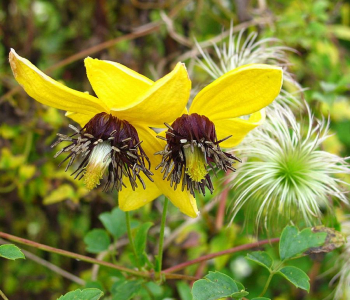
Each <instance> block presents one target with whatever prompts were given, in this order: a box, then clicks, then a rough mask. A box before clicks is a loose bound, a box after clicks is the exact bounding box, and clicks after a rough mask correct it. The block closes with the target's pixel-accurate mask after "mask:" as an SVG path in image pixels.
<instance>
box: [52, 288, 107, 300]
mask: <svg viewBox="0 0 350 300" xmlns="http://www.w3.org/2000/svg"><path fill="white" fill-rule="evenodd" d="M102 296H103V292H102V291H100V290H99V289H84V290H79V289H78V290H75V291H72V292H69V293H67V294H65V295H64V296H61V297H59V298H58V300H98V299H100V298H101V297H102Z"/></svg>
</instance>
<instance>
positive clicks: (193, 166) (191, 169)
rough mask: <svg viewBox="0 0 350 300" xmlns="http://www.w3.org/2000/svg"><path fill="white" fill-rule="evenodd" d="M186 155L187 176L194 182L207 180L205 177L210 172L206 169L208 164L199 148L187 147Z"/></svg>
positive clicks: (185, 149)
mask: <svg viewBox="0 0 350 300" xmlns="http://www.w3.org/2000/svg"><path fill="white" fill-rule="evenodd" d="M187 145H189V144H187ZM184 153H185V159H186V170H185V172H186V174H187V175H188V176H189V177H190V178H191V179H192V180H193V181H198V182H200V181H202V180H203V179H204V178H205V175H207V174H208V170H207V168H206V167H207V163H206V161H205V158H204V155H203V152H202V151H201V149H200V148H198V147H192V148H191V147H187V148H184Z"/></svg>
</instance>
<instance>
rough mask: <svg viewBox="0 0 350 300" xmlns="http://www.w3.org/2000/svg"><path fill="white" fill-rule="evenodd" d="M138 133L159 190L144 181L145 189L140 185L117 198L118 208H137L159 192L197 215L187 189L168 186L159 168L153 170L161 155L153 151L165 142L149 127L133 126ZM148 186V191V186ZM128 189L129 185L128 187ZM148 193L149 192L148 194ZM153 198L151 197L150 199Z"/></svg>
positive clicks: (161, 146)
mask: <svg viewBox="0 0 350 300" xmlns="http://www.w3.org/2000/svg"><path fill="white" fill-rule="evenodd" d="M135 128H136V129H137V132H138V134H139V138H140V140H142V141H143V142H142V144H141V146H142V148H143V150H144V151H145V152H146V154H147V155H148V157H149V159H150V161H151V171H152V173H154V175H153V176H152V178H153V180H154V182H155V184H156V185H157V187H158V189H159V191H160V192H158V193H157V191H156V189H155V187H154V185H153V184H152V183H151V184H149V180H147V182H146V190H143V188H142V187H139V188H138V189H137V192H136V193H133V192H130V191H129V192H127V193H125V194H124V195H123V192H122V194H121V196H122V198H119V199H121V200H119V201H121V202H119V205H120V208H121V209H122V210H133V209H136V208H139V207H141V206H143V205H145V204H146V203H148V202H149V201H152V200H154V199H155V198H157V197H158V196H159V194H160V193H161V194H164V195H165V197H167V198H168V199H169V200H170V201H171V202H172V203H173V204H174V205H175V206H176V207H178V208H179V209H180V211H181V212H182V213H184V214H186V215H188V216H190V217H192V218H195V217H197V216H198V210H197V204H196V200H195V199H194V198H193V197H192V195H191V194H190V193H189V192H188V191H186V190H185V191H183V192H182V191H181V188H178V189H176V191H174V188H172V187H170V183H169V181H166V180H163V177H162V176H163V175H162V173H161V172H160V171H159V170H157V171H156V170H155V167H156V166H157V165H158V164H159V163H160V161H161V156H160V155H154V153H155V152H157V151H160V150H162V149H163V148H164V146H165V144H163V143H161V141H160V140H159V139H157V138H156V133H155V132H154V131H152V130H150V129H149V128H146V127H142V126H135ZM149 187H150V191H149V190H148V188H149ZM128 190H130V189H129V187H128ZM148 193H149V194H148ZM151 198H153V199H151Z"/></svg>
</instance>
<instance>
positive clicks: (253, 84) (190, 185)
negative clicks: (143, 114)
mask: <svg viewBox="0 0 350 300" xmlns="http://www.w3.org/2000/svg"><path fill="white" fill-rule="evenodd" d="M281 85H282V69H281V68H280V67H275V66H268V65H263V64H252V65H246V66H242V67H239V68H237V69H234V70H232V71H230V72H228V73H226V74H225V75H223V76H221V77H220V78H218V79H217V80H215V81H214V82H212V83H211V84H209V85H208V86H207V87H205V88H204V89H203V90H201V91H200V92H199V93H198V94H197V96H196V97H195V98H194V100H193V102H192V105H191V107H190V109H189V113H188V114H183V115H182V116H181V117H179V118H177V119H176V120H175V121H174V122H173V123H172V124H171V125H169V124H165V125H166V126H167V127H168V130H167V131H166V132H163V133H162V135H161V136H159V138H160V139H162V141H161V142H162V144H163V145H162V147H161V148H160V149H163V150H161V151H159V150H158V152H157V153H156V154H159V155H157V157H158V161H157V164H156V165H157V167H156V169H160V171H159V170H158V171H156V172H155V174H154V178H159V175H160V174H162V176H163V179H164V180H165V181H164V185H168V187H169V188H172V187H173V190H176V191H178V190H182V191H184V193H185V192H187V194H186V197H187V196H188V192H189V193H190V195H189V196H188V197H189V199H188V198H185V197H183V198H182V199H179V200H178V201H177V200H176V202H175V201H174V200H173V203H174V204H175V205H176V206H178V207H180V206H181V208H182V209H181V211H182V212H184V213H185V214H187V215H189V216H192V217H193V216H195V215H196V214H197V207H196V206H195V200H194V196H195V191H196V190H197V191H198V192H200V193H203V194H205V189H206V188H208V189H209V190H210V192H213V190H214V187H213V184H212V182H211V178H210V174H209V171H210V170H213V169H214V172H215V169H221V170H224V171H227V170H233V171H235V169H234V168H233V166H232V164H233V163H234V162H235V161H239V159H238V158H236V157H235V156H234V155H233V154H230V153H226V152H223V151H222V150H221V147H223V148H232V147H234V146H236V145H237V144H239V143H240V142H241V141H242V140H243V138H244V137H245V136H246V135H247V134H248V132H249V131H251V130H252V129H254V128H255V127H257V126H258V125H260V124H261V123H262V122H263V121H264V119H265V110H264V107H266V106H267V105H269V104H270V103H271V102H272V101H273V100H274V99H275V98H276V97H277V96H278V94H279V92H280V89H281ZM246 115H250V116H249V119H247V120H246V119H243V118H239V117H240V116H246ZM167 181H170V183H169V182H167ZM158 186H159V184H158ZM168 197H169V198H170V199H172V197H171V194H169V196H168Z"/></svg>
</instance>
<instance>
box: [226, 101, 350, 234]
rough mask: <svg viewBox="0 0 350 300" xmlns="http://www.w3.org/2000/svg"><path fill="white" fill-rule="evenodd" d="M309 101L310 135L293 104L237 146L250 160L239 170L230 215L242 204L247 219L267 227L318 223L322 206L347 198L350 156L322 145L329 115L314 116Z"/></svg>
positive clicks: (276, 112)
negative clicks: (349, 160) (262, 223)
mask: <svg viewBox="0 0 350 300" xmlns="http://www.w3.org/2000/svg"><path fill="white" fill-rule="evenodd" d="M305 105H306V104H305ZM306 107H307V110H308V118H309V120H308V121H309V123H308V130H307V132H306V135H303V130H302V127H301V125H300V124H299V123H297V121H296V119H295V116H294V115H293V113H292V112H291V110H290V109H288V108H285V107H283V108H282V107H280V106H276V109H274V110H271V111H270V112H269V115H268V117H267V118H268V120H267V121H266V122H265V123H264V124H263V125H262V126H261V127H260V128H258V129H256V130H254V131H252V132H251V133H250V134H249V135H248V136H247V137H246V138H245V140H244V142H243V143H242V144H241V145H240V146H239V147H238V148H237V149H236V151H235V152H236V153H239V155H240V156H241V157H244V155H246V156H248V157H249V161H248V162H245V163H243V164H242V166H240V168H238V172H237V174H235V175H237V177H236V178H235V180H234V182H233V186H232V188H233V190H234V191H235V193H234V199H233V203H232V214H233V215H232V219H231V220H233V219H234V218H235V216H236V214H237V213H238V211H239V210H240V209H241V208H244V209H245V210H246V212H247V214H246V221H247V222H248V221H250V220H251V216H252V215H254V216H255V221H256V225H258V224H259V223H260V222H261V221H262V220H263V222H264V225H265V228H266V229H268V228H269V229H271V225H273V224H274V223H276V222H277V223H289V222H297V221H304V222H305V224H306V225H315V224H319V223H320V222H319V219H320V217H321V215H322V213H321V209H323V208H328V209H331V208H332V203H331V199H332V198H334V199H338V200H340V201H341V202H343V203H345V204H348V199H347V196H346V194H345V191H344V186H346V185H347V186H349V183H346V182H345V181H343V180H342V178H341V174H350V166H349V164H348V163H347V161H346V159H348V158H345V159H344V158H341V157H339V156H337V155H335V154H331V153H329V152H326V151H323V150H322V149H321V148H320V146H321V144H322V142H323V141H324V140H326V139H327V138H328V137H329V135H328V130H329V120H324V119H323V120H322V121H318V120H315V118H314V117H313V115H312V114H311V111H310V109H309V107H308V106H307V105H306ZM316 122H317V124H316V126H315V125H314V124H315V123H316ZM281 225H282V224H281Z"/></svg>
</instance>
